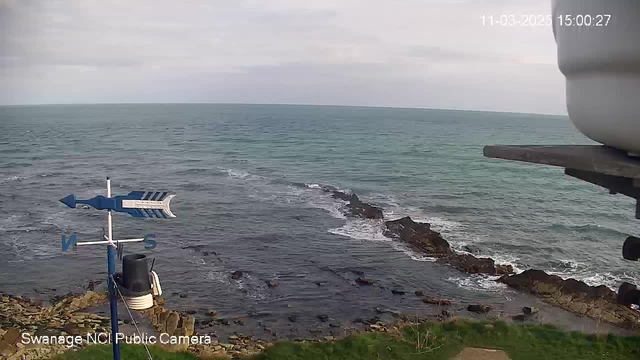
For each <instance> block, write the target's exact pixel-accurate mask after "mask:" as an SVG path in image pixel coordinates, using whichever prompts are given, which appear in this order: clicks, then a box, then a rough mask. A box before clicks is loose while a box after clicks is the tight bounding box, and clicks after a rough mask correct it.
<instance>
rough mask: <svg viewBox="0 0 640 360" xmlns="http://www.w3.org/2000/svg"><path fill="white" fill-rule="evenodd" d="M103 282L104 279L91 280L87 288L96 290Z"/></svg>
mask: <svg viewBox="0 0 640 360" xmlns="http://www.w3.org/2000/svg"><path fill="white" fill-rule="evenodd" d="M100 284H102V280H89V283H88V284H87V287H86V289H87V290H90V291H94V290H95V288H96V286H98V285H100Z"/></svg>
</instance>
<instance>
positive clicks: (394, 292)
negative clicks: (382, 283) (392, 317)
mask: <svg viewBox="0 0 640 360" xmlns="http://www.w3.org/2000/svg"><path fill="white" fill-rule="evenodd" d="M391 293H392V294H393V295H404V294H405V292H404V291H403V290H396V289H392V290H391Z"/></svg>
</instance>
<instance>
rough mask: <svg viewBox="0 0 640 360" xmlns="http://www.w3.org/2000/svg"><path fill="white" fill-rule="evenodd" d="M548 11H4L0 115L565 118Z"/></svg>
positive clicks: (399, 3) (399, 2)
mask: <svg viewBox="0 0 640 360" xmlns="http://www.w3.org/2000/svg"><path fill="white" fill-rule="evenodd" d="M503 14H506V15H514V16H516V17H518V18H519V17H520V16H522V15H545V16H546V15H549V14H551V0H224V1H223V0H184V1H175V0H171V1H166V0H0V104H59V103H260V104H265V103H277V104H331V105H363V106H393V107H421V108H445V109H467V110H489V111H509V112H531V113H545V114H566V105H565V84H564V77H563V75H562V74H561V73H560V71H559V70H558V66H557V59H556V44H555V41H554V39H553V34H552V30H551V27H550V26H514V27H501V26H489V25H488V24H486V23H485V24H484V25H483V21H482V18H483V16H485V19H488V16H491V15H493V16H494V18H497V17H499V16H500V15H503Z"/></svg>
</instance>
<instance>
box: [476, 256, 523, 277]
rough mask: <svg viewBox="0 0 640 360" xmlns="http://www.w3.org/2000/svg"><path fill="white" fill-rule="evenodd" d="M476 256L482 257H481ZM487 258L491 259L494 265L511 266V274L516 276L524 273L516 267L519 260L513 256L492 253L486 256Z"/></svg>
mask: <svg viewBox="0 0 640 360" xmlns="http://www.w3.org/2000/svg"><path fill="white" fill-rule="evenodd" d="M477 256H479V257H482V255H477ZM487 257H490V258H492V259H493V260H494V261H495V263H496V265H511V267H512V268H513V272H515V273H516V274H519V273H521V272H523V271H524V270H523V269H522V268H520V267H518V260H520V258H519V257H517V256H515V255H512V254H498V253H493V254H488V255H487Z"/></svg>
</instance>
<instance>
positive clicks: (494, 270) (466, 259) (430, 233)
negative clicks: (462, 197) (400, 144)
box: [305, 185, 640, 330]
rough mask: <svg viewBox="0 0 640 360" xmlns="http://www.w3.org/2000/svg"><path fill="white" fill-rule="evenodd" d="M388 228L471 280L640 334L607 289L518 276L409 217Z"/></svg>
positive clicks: (354, 212) (633, 317)
mask: <svg viewBox="0 0 640 360" xmlns="http://www.w3.org/2000/svg"><path fill="white" fill-rule="evenodd" d="M305 186H306V185H305ZM320 189H321V190H322V191H324V192H326V193H330V194H331V195H332V196H333V197H334V198H335V199H340V200H343V201H345V202H347V208H348V209H349V213H348V214H346V215H348V216H353V217H361V218H365V219H379V220H383V221H385V219H384V212H383V210H382V208H380V207H378V206H375V205H372V204H369V203H366V202H363V201H361V200H360V199H359V198H358V196H357V195H356V194H353V193H351V194H349V193H346V192H344V191H341V190H339V189H337V188H335V187H332V186H320ZM384 226H385V230H384V236H386V237H389V238H391V239H393V240H396V241H401V242H403V243H406V244H407V245H409V247H410V248H411V249H412V250H414V251H417V252H418V253H421V254H426V255H428V256H431V257H434V258H436V262H438V263H443V264H448V265H450V266H452V267H453V268H455V269H457V270H459V271H461V272H464V273H468V274H483V275H500V278H498V279H497V280H496V281H498V282H501V283H503V284H506V285H507V286H509V287H511V288H513V289H516V290H519V291H525V292H528V293H529V294H532V295H534V296H536V297H539V298H540V299H542V300H543V301H544V302H546V303H548V304H550V305H553V306H558V307H560V308H562V309H564V310H566V311H569V312H571V313H573V314H576V315H580V316H583V315H584V316H587V317H589V318H592V319H595V320H598V321H604V322H607V323H609V324H612V325H614V326H618V327H621V328H625V329H630V330H637V329H640V311H638V310H634V309H632V308H631V307H630V306H624V305H620V304H618V303H617V301H616V293H615V291H613V290H611V289H610V288H608V287H607V286H605V285H599V286H590V285H588V284H586V283H585V282H584V281H579V280H576V279H572V278H569V279H562V278H560V277H559V276H556V275H549V274H547V273H546V272H545V271H542V270H536V269H528V270H525V271H523V272H521V273H519V274H515V272H514V270H513V267H512V266H511V265H504V264H496V262H495V260H494V259H492V258H490V257H479V256H475V255H473V254H468V253H460V252H458V251H456V250H454V249H453V248H452V247H451V246H450V245H449V243H448V242H447V240H445V239H444V238H443V237H442V236H441V235H440V233H439V232H437V231H434V230H432V229H431V224H429V223H420V222H415V221H413V220H412V219H411V217H409V216H407V217H403V218H401V219H397V220H391V221H385V222H384ZM479 252H480V251H477V253H479Z"/></svg>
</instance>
